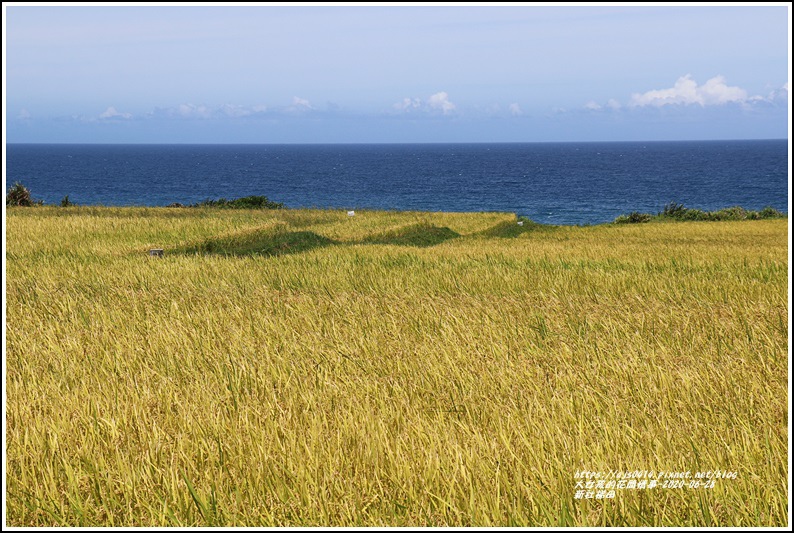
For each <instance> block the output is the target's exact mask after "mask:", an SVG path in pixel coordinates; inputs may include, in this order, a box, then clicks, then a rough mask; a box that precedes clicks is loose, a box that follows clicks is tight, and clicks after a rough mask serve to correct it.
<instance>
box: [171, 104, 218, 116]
mask: <svg viewBox="0 0 794 533" xmlns="http://www.w3.org/2000/svg"><path fill="white" fill-rule="evenodd" d="M176 113H177V114H178V115H179V116H180V117H183V118H210V117H211V116H212V112H211V111H210V110H209V108H207V107H206V106H203V105H200V106H196V105H193V104H179V106H178V107H177V108H176Z"/></svg>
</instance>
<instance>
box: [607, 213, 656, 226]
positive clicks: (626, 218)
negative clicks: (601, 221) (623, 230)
mask: <svg viewBox="0 0 794 533" xmlns="http://www.w3.org/2000/svg"><path fill="white" fill-rule="evenodd" d="M652 218H653V217H652V216H651V215H649V214H648V213H640V212H638V211H632V212H631V213H629V214H628V215H620V216H619V217H618V218H616V219H615V224H640V223H642V222H650V221H651V219H652Z"/></svg>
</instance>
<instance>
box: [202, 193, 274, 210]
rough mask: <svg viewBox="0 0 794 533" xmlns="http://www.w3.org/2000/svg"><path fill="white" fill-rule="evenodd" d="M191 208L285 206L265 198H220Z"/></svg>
mask: <svg viewBox="0 0 794 533" xmlns="http://www.w3.org/2000/svg"><path fill="white" fill-rule="evenodd" d="M189 207H223V208H227V209H282V208H284V204H282V203H278V202H273V201H271V200H268V199H267V197H265V196H244V197H242V198H237V199H235V200H227V199H226V198H219V199H218V200H209V199H207V200H204V201H203V202H199V203H197V204H191V205H190V206H189Z"/></svg>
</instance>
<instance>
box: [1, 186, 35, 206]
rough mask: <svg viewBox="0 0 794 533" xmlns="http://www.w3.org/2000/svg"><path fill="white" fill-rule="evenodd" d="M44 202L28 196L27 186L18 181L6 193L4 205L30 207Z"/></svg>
mask: <svg viewBox="0 0 794 533" xmlns="http://www.w3.org/2000/svg"><path fill="white" fill-rule="evenodd" d="M43 203H44V202H42V201H41V200H34V199H33V198H31V196H30V191H29V190H28V188H27V187H25V186H24V185H22V184H21V183H19V182H18V181H17V182H16V183H14V185H13V186H12V187H11V189H9V191H8V193H7V194H6V205H9V206H11V205H17V206H24V207H31V206H34V205H42V204H43Z"/></svg>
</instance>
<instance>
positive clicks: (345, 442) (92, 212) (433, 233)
mask: <svg viewBox="0 0 794 533" xmlns="http://www.w3.org/2000/svg"><path fill="white" fill-rule="evenodd" d="M152 248H162V249H163V250H164V255H163V257H160V258H158V257H150V256H149V254H148V251H149V250H150V249H152ZM5 271H6V272H5V273H6V294H5V296H6V314H7V317H6V318H7V320H6V330H5V334H6V359H5V369H6V375H5V399H6V428H5V429H6V458H5V474H6V487H5V490H6V495H5V502H6V517H5V521H6V525H9V526H16V527H31V526H35V527H42V526H84V527H88V526H146V527H155V526H485V527H487V526H739V527H745V526H759V527H760V526H765V527H769V526H772V527H783V526H785V525H787V524H789V523H790V518H789V514H788V505H789V504H788V479H789V476H790V472H789V471H788V431H789V427H788V416H789V414H788V384H789V375H788V349H789V347H788V334H789V331H788V324H789V309H788V221H787V220H785V219H783V220H758V221H741V222H676V223H672V222H671V223H648V224H629V225H613V224H605V225H598V226H589V227H548V226H540V225H536V224H533V223H531V222H529V221H527V223H525V224H524V225H523V226H518V224H517V220H516V217H515V215H512V214H503V213H467V214H463V213H413V212H379V211H356V214H355V216H352V217H351V216H348V215H347V213H346V212H343V211H340V212H336V211H321V210H277V211H249V210H221V209H210V208H206V209H178V208H173V209H169V208H110V207H69V208H58V207H37V208H8V209H7V215H6V267H5Z"/></svg>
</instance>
